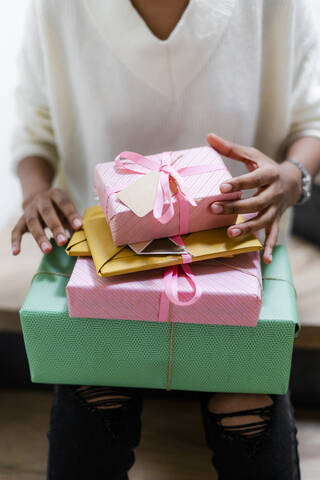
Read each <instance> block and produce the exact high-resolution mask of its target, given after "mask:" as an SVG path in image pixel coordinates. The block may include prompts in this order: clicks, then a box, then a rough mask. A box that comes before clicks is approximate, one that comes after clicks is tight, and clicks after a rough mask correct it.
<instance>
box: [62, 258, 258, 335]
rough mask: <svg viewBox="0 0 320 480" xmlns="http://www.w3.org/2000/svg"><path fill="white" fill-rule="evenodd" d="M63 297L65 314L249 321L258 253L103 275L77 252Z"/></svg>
mask: <svg viewBox="0 0 320 480" xmlns="http://www.w3.org/2000/svg"><path fill="white" fill-rule="evenodd" d="M67 297H68V305H69V314H70V317H78V318H79V317H80V318H104V319H120V320H145V321H151V322H157V321H162V322H163V321H164V322H166V321H172V322H182V323H198V324H223V325H243V326H255V325H256V324H257V321H258V316H259V312H260V307H261V270H260V255H259V252H251V253H244V254H242V255H237V256H235V257H233V258H228V259H225V258H224V259H216V260H209V261H203V262H197V263H193V264H192V265H189V264H185V265H181V266H174V267H169V268H166V269H159V270H152V271H147V272H139V273H131V274H130V275H121V276H118V277H109V278H100V277H98V275H97V272H96V269H95V266H94V263H93V261H92V259H91V258H89V257H79V258H78V260H77V262H76V264H75V267H74V270H73V273H72V275H71V278H70V280H69V283H68V285H67ZM106 321H107V320H106Z"/></svg>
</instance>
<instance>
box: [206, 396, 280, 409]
mask: <svg viewBox="0 0 320 480" xmlns="http://www.w3.org/2000/svg"><path fill="white" fill-rule="evenodd" d="M272 404H273V400H272V398H271V397H270V396H269V395H261V394H260V395H258V394H250V393H215V394H213V395H212V396H211V397H210V399H209V402H208V410H209V411H210V412H212V413H217V414H219V413H232V412H234V411H241V410H254V409H257V408H264V407H268V406H271V405H272Z"/></svg>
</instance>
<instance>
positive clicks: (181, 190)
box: [107, 152, 217, 234]
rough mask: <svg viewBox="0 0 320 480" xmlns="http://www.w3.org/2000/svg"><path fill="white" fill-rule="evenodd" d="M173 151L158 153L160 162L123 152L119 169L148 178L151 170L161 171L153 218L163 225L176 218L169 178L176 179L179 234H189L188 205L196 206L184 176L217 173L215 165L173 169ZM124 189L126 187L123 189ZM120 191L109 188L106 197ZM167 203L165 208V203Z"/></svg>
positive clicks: (117, 159) (118, 157) (117, 166)
mask: <svg viewBox="0 0 320 480" xmlns="http://www.w3.org/2000/svg"><path fill="white" fill-rule="evenodd" d="M172 156H173V152H163V153H161V154H159V157H160V158H159V162H157V161H154V160H151V159H149V158H147V157H144V156H143V155H140V154H139V153H135V152H122V153H120V155H118V156H117V158H116V159H115V165H116V168H117V169H118V170H120V171H122V172H128V173H136V174H138V175H146V174H147V173H149V172H150V171H158V172H160V180H159V185H158V189H157V194H156V200H155V204H154V207H153V216H154V218H155V219H156V220H158V221H159V222H160V223H162V224H164V223H168V222H169V221H170V220H171V219H172V218H173V216H174V206H173V201H172V192H171V189H170V178H173V179H174V180H175V182H176V185H177V188H178V194H177V198H178V201H179V206H180V234H183V233H187V231H188V228H187V227H188V225H187V222H188V216H189V215H188V214H189V204H190V205H192V206H196V202H195V199H194V198H193V196H192V194H191V192H190V190H189V189H188V187H187V185H186V183H185V181H184V180H183V177H187V176H190V175H197V174H201V173H207V172H212V171H216V170H217V169H216V168H215V167H214V165H194V166H191V167H182V168H178V169H176V168H175V167H174V166H173V162H174V159H173V158H172ZM122 188H124V187H122ZM120 190H121V188H118V187H113V188H111V189H109V191H108V192H107V195H108V196H109V195H110V194H112V193H116V192H117V191H120ZM166 202H167V203H168V206H167V208H166V209H165V203H166Z"/></svg>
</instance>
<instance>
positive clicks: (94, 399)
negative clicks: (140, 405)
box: [76, 386, 133, 410]
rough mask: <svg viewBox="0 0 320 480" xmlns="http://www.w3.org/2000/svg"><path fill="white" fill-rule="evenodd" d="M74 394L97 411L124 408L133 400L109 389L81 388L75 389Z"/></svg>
mask: <svg viewBox="0 0 320 480" xmlns="http://www.w3.org/2000/svg"><path fill="white" fill-rule="evenodd" d="M76 394H77V395H78V396H79V397H80V398H81V399H82V401H83V402H85V403H86V404H87V405H88V406H90V407H92V408H96V409H97V410H113V409H120V408H122V407H125V406H126V405H128V404H129V403H130V402H132V400H133V398H132V397H131V396H130V395H128V394H126V393H123V392H122V391H121V390H120V389H116V388H109V387H87V386H81V387H78V388H77V389H76Z"/></svg>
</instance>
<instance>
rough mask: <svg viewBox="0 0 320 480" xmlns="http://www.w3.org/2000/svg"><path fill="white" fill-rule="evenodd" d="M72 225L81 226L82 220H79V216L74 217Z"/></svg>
mask: <svg viewBox="0 0 320 480" xmlns="http://www.w3.org/2000/svg"><path fill="white" fill-rule="evenodd" d="M72 225H73V226H74V228H80V227H82V222H81V220H80V218H75V219H74V220H73V222H72Z"/></svg>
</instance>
